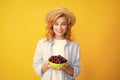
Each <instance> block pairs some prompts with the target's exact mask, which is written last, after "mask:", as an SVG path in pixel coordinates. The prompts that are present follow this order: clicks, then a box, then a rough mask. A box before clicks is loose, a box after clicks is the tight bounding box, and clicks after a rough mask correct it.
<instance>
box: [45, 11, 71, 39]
mask: <svg viewBox="0 0 120 80" xmlns="http://www.w3.org/2000/svg"><path fill="white" fill-rule="evenodd" d="M60 17H65V18H66V19H67V31H66V33H65V34H64V37H65V39H67V40H69V41H72V40H73V39H72V36H71V27H72V25H71V19H70V17H69V16H68V15H66V14H64V13H58V14H56V15H54V16H53V17H52V19H51V20H49V21H48V22H47V28H46V29H47V33H46V38H47V40H53V39H54V38H55V33H54V31H53V25H54V23H55V21H56V20H57V19H58V18H60Z"/></svg>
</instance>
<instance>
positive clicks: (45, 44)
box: [33, 38, 81, 80]
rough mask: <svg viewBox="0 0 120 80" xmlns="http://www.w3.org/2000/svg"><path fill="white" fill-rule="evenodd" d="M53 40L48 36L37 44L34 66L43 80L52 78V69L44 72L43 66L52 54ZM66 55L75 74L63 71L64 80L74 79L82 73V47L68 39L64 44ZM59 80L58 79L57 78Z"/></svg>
mask: <svg viewBox="0 0 120 80" xmlns="http://www.w3.org/2000/svg"><path fill="white" fill-rule="evenodd" d="M53 45H54V44H53V41H51V40H49V41H48V40H46V38H44V39H41V40H39V41H38V44H37V46H36V50H35V55H34V59H33V68H34V70H35V72H36V74H37V75H38V76H41V80H52V69H49V70H47V71H46V72H42V70H41V68H42V66H43V64H44V63H46V61H48V58H49V57H50V56H51V55H52V53H53V52H52V47H53ZM64 47H65V48H64V57H65V58H66V59H67V61H68V63H69V65H70V66H72V67H73V68H74V74H73V76H70V75H69V74H67V73H66V72H64V71H63V72H62V80H74V79H75V78H76V77H77V76H78V75H79V73H80V71H81V67H80V47H79V45H78V44H77V43H76V42H74V41H67V43H66V45H65V46H64ZM57 80H58V79H57Z"/></svg>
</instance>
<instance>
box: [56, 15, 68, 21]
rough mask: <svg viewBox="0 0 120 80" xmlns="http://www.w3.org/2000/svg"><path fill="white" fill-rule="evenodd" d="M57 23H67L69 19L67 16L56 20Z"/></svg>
mask: <svg viewBox="0 0 120 80" xmlns="http://www.w3.org/2000/svg"><path fill="white" fill-rule="evenodd" d="M56 22H67V18H66V17H65V16H62V17H59V18H57V19H56Z"/></svg>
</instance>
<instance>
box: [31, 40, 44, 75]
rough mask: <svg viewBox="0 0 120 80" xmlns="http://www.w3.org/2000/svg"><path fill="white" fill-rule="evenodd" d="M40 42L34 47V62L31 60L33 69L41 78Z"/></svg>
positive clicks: (41, 58)
mask: <svg viewBox="0 0 120 80" xmlns="http://www.w3.org/2000/svg"><path fill="white" fill-rule="evenodd" d="M42 45H43V44H42V41H39V42H38V44H37V47H36V51H35V55H34V60H33V68H34V70H35V72H36V73H37V75H38V76H43V72H42V71H41V68H42V65H43V64H44V62H43V51H42V50H43V49H42V48H43V47H42Z"/></svg>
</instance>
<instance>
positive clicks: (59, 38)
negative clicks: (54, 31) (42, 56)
mask: <svg viewBox="0 0 120 80" xmlns="http://www.w3.org/2000/svg"><path fill="white" fill-rule="evenodd" d="M55 39H58V40H63V39H65V38H64V37H57V36H55Z"/></svg>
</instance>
